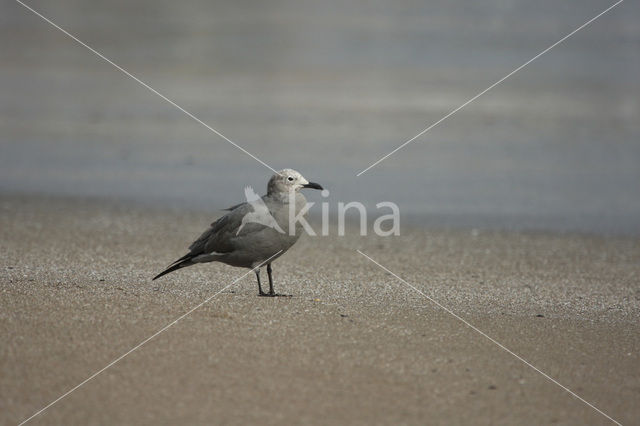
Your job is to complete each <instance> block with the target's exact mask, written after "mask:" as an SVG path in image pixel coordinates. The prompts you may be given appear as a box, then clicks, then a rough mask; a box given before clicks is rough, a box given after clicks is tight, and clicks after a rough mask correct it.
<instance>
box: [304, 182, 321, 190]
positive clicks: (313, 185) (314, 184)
mask: <svg viewBox="0 0 640 426" xmlns="http://www.w3.org/2000/svg"><path fill="white" fill-rule="evenodd" d="M302 187H303V188H311V189H320V190H323V189H324V188H323V187H321V186H320V184H318V183H315V182H309V183H307V184H305V185H302Z"/></svg>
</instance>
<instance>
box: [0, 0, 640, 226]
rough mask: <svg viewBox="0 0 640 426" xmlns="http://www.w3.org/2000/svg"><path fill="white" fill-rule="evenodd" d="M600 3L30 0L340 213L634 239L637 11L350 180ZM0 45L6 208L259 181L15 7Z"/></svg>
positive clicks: (190, 126)
mask: <svg viewBox="0 0 640 426" xmlns="http://www.w3.org/2000/svg"><path fill="white" fill-rule="evenodd" d="M612 3H613V2H610V1H602V0H580V1H578V0H566V1H565V0H563V1H560V2H558V1H557V0H540V1H536V2H531V1H525V0H482V1H473V2H472V1H460V0H446V1H443V0H438V1H417V0H383V1H375V0H374V1H370V0H369V1H364V0H355V1H354V0H347V1H334V0H328V1H325V0H323V1H300V0H276V1H245V0H240V1H238V0H228V1H204V0H184V1H179V2H177V1H158V0H153V1H151V0H148V1H109V2H104V1H102V2H100V1H86V0H82V1H69V0H61V1H56V2H50V1H40V0H28V1H27V4H29V5H30V6H32V7H34V8H35V9H36V10H38V11H40V12H41V13H42V14H44V15H45V16H47V17H49V18H50V19H51V20H53V21H54V22H55V23H57V24H58V25H60V26H61V27H63V28H65V29H67V30H68V31H70V32H71V33H72V34H74V35H76V36H77V37H78V38H80V39H81V40H83V41H84V42H86V43H87V44H89V45H90V46H92V47H94V48H95V49H97V50H98V51H100V52H102V53H103V54H104V55H106V56H107V57H108V58H110V59H112V60H113V61H114V62H115V63H117V64H119V65H120V66H122V67H123V68H125V69H127V70H128V71H130V72H131V73H133V74H135V75H136V76H138V77H139V78H140V79H142V80H143V81H145V82H146V83H148V84H149V85H151V86H152V87H154V88H155V89H157V90H158V91H160V92H162V93H163V94H165V95H166V96H168V97H169V98H171V99H173V100H174V101H175V102H176V103H178V104H179V105H181V106H183V107H184V108H186V109H187V110H189V111H190V112H192V113H193V114H195V115H196V116H198V117H199V118H201V119H202V120H203V121H205V122H207V123H208V124H210V125H211V126H213V127H214V128H216V129H217V130H219V131H220V132H222V133H223V134H224V135H226V136H227V137H229V138H230V139H232V140H233V141H235V142H236V143H238V144H239V145H241V146H242V147H244V148H245V149H247V150H248V151H250V152H251V153H253V154H254V155H256V156H257V157H259V158H260V159H262V160H263V161H265V162H266V163H267V164H269V165H271V166H272V167H274V168H276V169H281V168H284V167H292V168H295V169H297V170H299V171H300V172H302V173H303V174H304V175H305V176H306V177H307V178H308V179H309V180H313V181H317V182H320V183H322V184H323V185H325V186H326V187H327V188H328V189H329V190H330V191H331V196H330V197H329V199H328V201H329V202H330V203H332V207H333V208H334V209H335V207H336V206H337V202H338V201H352V200H358V201H362V202H365V203H367V205H368V206H370V207H371V208H372V209H375V203H377V202H380V201H393V202H395V203H397V204H398V205H399V207H400V209H401V211H402V215H403V217H404V219H405V220H406V221H408V222H412V223H416V224H421V225H426V226H462V227H490V228H507V229H538V230H548V231H579V232H591V233H603V234H609V233H614V234H629V235H639V234H640V79H639V77H638V76H640V5H639V4H638V2H632V1H627V2H624V3H622V4H621V5H619V6H618V7H617V8H615V9H613V10H612V11H611V12H609V13H608V14H606V15H604V16H603V17H601V18H600V19H599V20H597V21H595V22H594V23H593V24H592V25H590V26H588V27H587V28H585V29H584V30H582V31H581V32H579V33H577V34H576V35H575V36H573V37H572V38H570V39H568V40H567V41H566V42H565V43H563V44H561V45H559V46H558V47H557V48H555V49H554V50H552V51H551V52H549V53H548V54H546V55H544V56H543V57H541V58H540V59H538V60H537V61H535V62H533V63H532V64H530V65H529V66H528V67H526V68H525V69H523V70H522V71H520V72H519V73H517V74H516V75H514V76H513V77H512V78H510V79H508V80H507V81H505V82H504V83H503V84H501V85H500V86H498V87H496V88H495V89H493V90H492V91H490V92H489V93H487V94H486V95H484V96H483V97H481V98H480V99H478V100H477V101H475V102H473V103H472V104H470V105H469V106H468V107H466V108H465V109H463V110H462V111H460V112H459V113H457V114H456V115H454V116H452V117H451V118H449V119H448V120H446V121H445V122H443V123H442V124H441V125H439V126H438V127H436V128H434V129H433V130H431V131H430V132H428V133H427V134H425V135H424V136H422V137H420V138H419V139H418V140H416V141H415V142H414V143H412V144H410V145H409V146H407V147H405V148H404V149H402V150H401V151H399V152H397V153H396V154H395V155H393V156H391V157H390V158H389V159H387V160H386V161H384V162H382V163H381V164H379V165H378V166H376V167H374V168H372V169H371V170H369V171H368V172H367V173H365V174H363V175H362V176H360V177H356V174H357V173H358V172H360V171H361V170H363V169H364V168H366V167H367V166H368V165H370V164H371V163H373V162H374V161H376V160H377V159H379V158H380V157H382V156H383V155H385V154H386V153H388V152H389V151H391V150H392V149H394V148H395V147H397V146H398V145H400V144H401V143H403V142H404V141H405V140H407V139H409V138H411V137H412V136H414V135H415V134H417V133H418V132H420V131H421V130H422V129H424V128H425V127H427V126H428V125H430V124H431V123H433V122H434V121H436V120H438V119H439V118H441V117H442V116H443V115H445V114H446V113H447V112H449V111H450V110H452V109H454V108H456V107H457V106H459V105H460V104H462V103H463V102H465V101H466V100H468V99H469V98H471V97H472V96H474V95H475V94H476V93H478V92H480V91H481V90H483V89H485V88H486V87H488V86H489V85H490V84H492V83H494V82H495V81H496V80H498V79H500V78H502V77H503V76H504V75H506V74H507V73H509V72H510V71H512V70H513V69H514V68H516V67H517V66H519V65H521V64H522V63H524V62H525V61H527V60H529V59H530V58H532V57H533V56H535V55H536V54H537V53H539V52H540V51H541V50H543V49H544V48H546V47H548V46H549V45H551V44H552V43H554V42H556V41H557V40H559V39H560V38H562V37H563V36H565V35H566V34H568V33H569V32H570V31H572V30H573V29H575V28H576V27H578V26H580V25H582V24H583V23H584V22H586V21H587V20H589V19H591V18H592V17H594V16H595V15H597V14H598V13H600V12H601V11H602V10H604V9H605V8H606V7H608V6H609V5H611V4H612ZM0 32H1V34H2V37H1V38H0V45H1V49H0V63H1V64H2V66H1V67H0V93H1V97H0V137H1V139H0V195H1V194H5V195H7V194H45V195H53V196H58V195H61V196H74V197H75V196H78V197H86V196H90V197H98V198H108V199H117V200H127V201H133V202H138V203H147V204H150V205H153V206H157V207H158V208H160V206H174V207H179V206H180V207H182V206H187V207H189V208H198V209H199V208H207V209H212V210H217V209H221V208H224V207H228V206H230V205H232V204H235V203H237V202H238V201H239V200H241V199H242V197H243V188H244V186H245V185H246V184H251V185H253V186H254V187H255V188H256V189H260V190H261V191H264V188H265V185H266V181H267V179H268V177H269V176H270V175H271V171H270V170H269V169H267V168H265V167H264V166H262V165H260V164H259V163H258V162H256V161H255V160H253V159H252V158H250V157H249V156H247V155H246V154H244V153H242V152H241V151H239V150H238V149H237V148H235V147H233V146H232V145H230V144H229V143H227V142H225V141H224V140H222V139H221V138H219V137H218V136H216V135H215V134H213V133H211V132H210V131H209V130H207V129H206V128H204V127H202V126H201V125H199V124H197V123H196V122H194V121H193V120H191V119H190V118H188V117H187V116H186V115H185V114H183V113H182V112H180V111H179V110H177V109H176V108H174V107H173V106H171V105H169V104H168V103H167V102H165V101H163V100H162V99H160V98H159V97H158V96H156V95H154V94H153V93H151V92H150V91H148V90H147V89H145V88H144V87H142V86H141V85H140V84H138V83H136V82H135V81H133V80H131V79H130V78H128V77H126V76H125V75H124V74H122V73H121V72H119V71H117V70H116V69H114V68H113V67H112V66H110V65H108V64H107V63H105V62H104V61H103V60H101V59H100V58H98V57H97V56H95V55H94V54H93V53H91V52H89V51H88V50H87V49H85V48H84V47H81V46H80V45H78V44H77V43H76V42H74V41H72V40H71V39H70V38H68V37H67V36H65V35H64V34H62V33H61V32H60V31H58V30H56V29H54V28H53V27H51V26H50V25H49V24H47V23H46V22H44V21H43V20H42V19H40V18H39V17H37V16H35V15H34V14H33V13H31V12H30V11H28V10H27V9H25V8H24V7H22V6H21V5H20V4H18V3H17V2H14V1H12V0H7V1H4V2H2V3H0ZM309 198H310V200H313V201H323V199H322V198H320V195H319V194H313V195H311V194H310V196H309ZM316 207H317V206H316ZM317 210H318V211H319V209H317ZM386 212H387V211H385V213H386Z"/></svg>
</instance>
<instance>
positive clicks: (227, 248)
mask: <svg viewBox="0 0 640 426" xmlns="http://www.w3.org/2000/svg"><path fill="white" fill-rule="evenodd" d="M251 212H253V207H252V206H251V205H250V204H248V203H242V204H238V205H237V206H234V207H233V210H231V211H230V212H229V213H227V214H225V215H224V216H222V217H221V218H219V219H218V220H216V221H215V222H213V223H212V224H211V226H210V227H209V229H207V230H206V231H205V232H203V233H202V235H200V237H199V238H198V239H197V240H195V241H194V242H193V243H192V244H191V245H190V246H189V251H190V252H189V255H190V256H197V255H198V254H201V253H211V252H216V253H231V252H233V251H234V250H236V248H237V244H238V242H239V241H240V240H242V239H244V237H246V236H247V235H249V234H253V233H256V232H260V231H262V230H264V229H265V228H266V227H265V226H264V225H261V224H259V223H245V225H244V227H243V228H242V231H241V232H240V235H236V234H237V232H238V228H239V227H240V226H241V225H242V218H243V217H244V216H245V215H246V214H247V213H251Z"/></svg>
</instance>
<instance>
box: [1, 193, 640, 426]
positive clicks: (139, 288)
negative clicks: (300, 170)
mask: <svg viewBox="0 0 640 426" xmlns="http://www.w3.org/2000/svg"><path fill="white" fill-rule="evenodd" d="M0 201H1V207H2V210H1V213H0V235H1V241H2V252H1V263H2V268H1V269H0V335H1V336H2V344H1V346H0V377H1V380H0V423H2V424H15V423H17V422H19V421H21V420H24V419H25V418H27V417H29V416H30V415H32V414H33V413H34V412H36V411H37V410H38V409H40V408H42V407H43V406H44V405H46V404H48V403H49V402H51V401H52V400H54V399H55V398H57V397H58V396H60V395H61V394H63V393H64V392H65V391H67V390H69V389H70V388H72V387H73V386H75V385H76V384H78V383H79V382H81V381H82V380H84V379H86V378H87V377H89V376H90V375H91V374H92V373H94V372H96V371H97V370H99V369H100V368H102V367H104V366H105V365H106V364H107V363H109V362H110V361H112V360H113V359H115V358H117V357H118V356H119V355H121V354H123V353H125V352H126V351H128V350H129V349H130V348H132V347H133V346H135V345H136V344H137V343H139V342H141V341H142V340H144V339H145V338H147V337H148V336H150V335H152V334H153V333H154V332H156V331H157V330H159V329H161V328H162V327H164V326H165V325H167V324H168V323H170V322H171V321H173V320H174V319H175V318H177V317H179V316H180V315H182V314H183V313H185V312H187V311H188V310H189V309H190V308H192V307H194V306H196V305H198V304H199V303H201V302H202V301H203V300H205V299H206V298H207V297H209V296H210V295H212V294H214V293H215V292H217V291H218V290H219V289H221V288H223V287H224V286H225V285H227V284H229V283H231V282H232V281H233V280H234V279H236V278H237V277H239V276H240V275H241V274H243V273H245V270H242V269H236V268H231V267H228V266H225V265H215V264H210V265H199V266H195V267H192V268H187V269H185V270H181V271H178V272H177V273H174V274H171V275H169V276H167V277H165V278H163V279H162V280H158V281H155V282H151V281H150V277H152V276H153V275H154V274H155V273H157V272H158V271H160V270H161V269H162V268H163V267H164V266H166V265H167V264H168V263H169V262H171V261H172V260H174V259H175V258H177V257H179V256H180V255H182V254H183V251H184V249H185V248H186V246H187V245H188V243H190V242H191V240H192V239H193V238H194V237H195V236H197V235H198V234H199V232H200V231H201V230H202V229H203V228H204V227H206V225H207V224H208V223H209V222H210V220H211V218H212V215H210V214H205V213H202V212H179V211H158V209H155V208H154V209H144V208H142V207H141V206H137V207H136V206H128V205H123V204H117V203H109V202H104V201H95V200H84V201H80V200H66V199H45V198H34V197H31V198H29V197H17V196H4V197H3V198H2V199H0ZM402 233H403V235H402V236H401V237H396V238H387V239H380V238H371V237H369V238H362V237H358V236H353V235H352V236H349V237H344V238H338V237H336V236H330V237H323V238H311V237H305V238H303V239H302V240H301V241H300V242H299V243H298V245H296V246H295V247H294V248H293V249H292V251H291V252H290V253H288V254H287V255H286V256H284V257H283V258H282V259H280V260H279V261H278V262H276V263H275V264H274V273H275V278H276V290H277V291H279V292H283V293H289V294H291V295H293V297H290V298H274V299H271V298H259V297H257V296H256V293H257V289H256V285H255V282H254V277H253V274H250V275H249V276H247V277H246V278H244V279H243V280H241V281H240V282H238V283H237V284H236V285H234V286H233V287H231V288H230V289H229V290H227V291H224V292H223V293H221V294H220V295H218V296H216V297H215V298H214V299H213V300H211V301H210V302H209V303H207V304H206V305H204V306H202V307H201V308H200V309H198V310H196V311H195V312H193V314H191V315H189V316H188V317H186V318H185V319H184V320H182V321H180V322H178V323H177V324H176V325H175V326H173V327H171V328H170V329H168V330H167V331H166V332H164V333H162V334H160V335H159V336H158V337H156V338H155V339H153V340H151V341H149V342H148V343H147V344H145V345H144V346H142V347H141V348H140V349H138V350H137V351H135V352H133V353H132V354H130V355H129V356H127V357H126V358H124V359H123V360H122V361H121V362H119V363H117V364H116V365H114V366H113V367H111V368H109V369H108V370H106V371H105V372H104V373H102V374H100V375H99V376H97V377H96V378H95V379H93V380H91V381H90V382H88V383H87V384H86V385H84V386H82V387H81V388H79V389H78V390H77V391H75V392H73V393H72V394H70V395H69V396H68V397H66V398H64V399H63V400H61V401H60V402H58V403H57V404H55V405H54V406H52V407H51V408H49V409H48V410H47V411H45V412H43V413H42V414H41V415H39V416H38V417H36V418H34V419H33V420H32V423H33V424H182V423H189V424H211V423H215V424H245V423H248V422H249V423H257V422H260V423H264V424H276V423H306V424H330V423H334V424H345V423H350V424H371V423H378V424H383V423H384V424H398V423H403V424H425V423H429V424H549V423H558V424H585V423H588V424H607V423H609V421H608V420H607V419H606V418H605V417H603V416H602V415H601V414H599V413H598V412H596V411H595V410H594V409H592V408H590V407H589V406H587V405H585V404H584V403H583V402H581V401H579V400H577V399H576V398H574V397H572V396H571V395H570V394H568V393H567V392H566V391H564V390H563V389H561V388H560V387H558V386H557V385H555V384H553V383H551V382H550V381H549V380H547V379H545V378H544V377H543V376H541V375H540V374H538V373H537V372H535V371H534V370H532V369H531V368H530V367H528V366H526V365H524V364H523V363H522V362H521V361H519V360H517V359H516V358H514V357H513V356H512V355H510V354H508V353H506V352H505V351H503V350H502V349H500V348H498V347H497V346H496V345H494V344H493V343H491V342H489V341H488V340H487V339H486V338H484V337H482V336H480V335H479V334H477V333H476V332H474V331H473V330H471V329H469V328H468V327H466V326H465V325H463V324H462V323H461V322H460V321H459V320H457V319H455V318H454V317H452V316H451V315H450V314H448V313H446V312H444V311H443V310H441V309H439V308H438V307H437V306H435V305H433V304H432V303H430V302H429V301H428V300H427V299H426V298H425V297H423V296H420V295H419V294H417V293H416V292H414V291H413V290H411V289H409V288H407V287H406V286H405V285H404V284H402V283H400V282H399V281H398V280H397V279H395V278H393V277H392V276H390V275H389V274H386V273H385V272H384V271H382V270H381V269H379V268H378V267H377V266H375V265H374V264H373V263H371V262H369V261H368V260H366V259H365V258H363V257H362V256H361V255H359V254H357V253H356V252H355V251H354V250H355V249H356V248H359V249H361V250H363V251H364V252H365V253H367V254H369V255H370V256H372V257H373V258H374V259H377V260H379V261H380V262H382V263H383V264H384V265H385V266H387V267H388V268H389V269H390V270H392V271H394V272H396V273H398V274H399V275H401V276H402V277H403V278H404V279H406V280H407V281H408V282H410V283H412V284H413V285H415V286H416V287H417V288H419V289H421V290H422V291H424V292H425V293H426V294H428V295H430V296H431V297H433V298H434V299H436V300H438V301H439V302H440V303H442V304H443V305H445V306H447V307H449V308H451V309H452V310H453V311H455V312H456V313H458V314H459V315H461V316H462V317H464V318H465V319H466V320H468V321H469V322H471V323H473V324H474V325H476V326H477V327H479V328H480V329H482V330H483V331H485V332H486V333H487V334H489V335H490V336H492V337H493V338H495V339H496V340H498V341H500V342H502V343H503V344H504V345H505V346H506V347H508V348H510V349H511V350H513V351H514V352H515V353H517V354H520V355H521V356H523V357H524V358H525V359H527V360H528V361H530V362H531V363H532V364H533V365H535V366H537V367H538V368H540V369H541V370H542V371H544V372H546V373H548V374H549V375H551V376H552V377H554V378H555V379H557V380H558V381H559V382H560V383H562V384H564V385H566V386H567V387H569V388H570V389H572V390H573V391H575V392H576V393H578V394H579V395H581V396H582V397H584V398H585V399H586V400H588V401H590V402H591V403H592V404H594V405H595V406H596V407H598V408H600V409H601V410H603V411H604V412H606V413H608V414H609V415H610V416H612V417H613V418H614V419H616V420H618V421H620V422H622V423H624V424H634V423H636V424H638V419H640V363H639V360H640V358H639V354H640V326H639V323H638V319H639V313H640V309H639V308H640V261H639V259H640V244H639V241H638V239H631V238H608V237H597V236H579V235H551V234H536V233H498V232H482V231H481V232H479V233H478V232H468V231H462V230H457V231H454V230H430V229H419V228H415V229H408V228H403V229H402Z"/></svg>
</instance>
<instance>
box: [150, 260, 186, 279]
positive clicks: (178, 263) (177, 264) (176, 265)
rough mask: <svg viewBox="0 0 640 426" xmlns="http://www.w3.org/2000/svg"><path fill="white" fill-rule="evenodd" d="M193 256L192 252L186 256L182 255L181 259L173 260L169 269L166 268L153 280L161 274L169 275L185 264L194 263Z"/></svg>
mask: <svg viewBox="0 0 640 426" xmlns="http://www.w3.org/2000/svg"><path fill="white" fill-rule="evenodd" d="M191 257H192V256H191V254H187V255H186V256H183V257H181V258H180V259H178V260H176V261H175V262H173V264H172V265H171V266H169V267H168V268H167V269H165V270H164V271H162V272H160V273H159V274H158V275H156V276H155V277H153V279H152V280H151V281H154V280H157V279H158V278H160V277H161V276H163V275H167V274H168V273H170V272H173V271H177V270H178V269H180V268H184V267H185V266H190V265H193V262H192V261H191Z"/></svg>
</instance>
